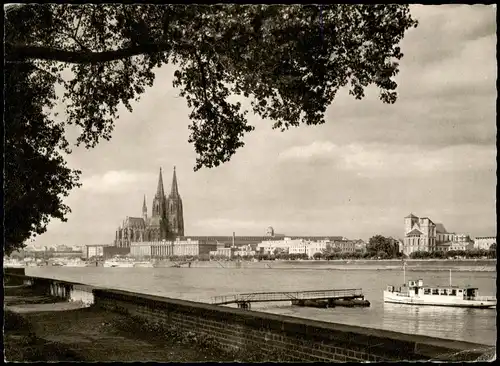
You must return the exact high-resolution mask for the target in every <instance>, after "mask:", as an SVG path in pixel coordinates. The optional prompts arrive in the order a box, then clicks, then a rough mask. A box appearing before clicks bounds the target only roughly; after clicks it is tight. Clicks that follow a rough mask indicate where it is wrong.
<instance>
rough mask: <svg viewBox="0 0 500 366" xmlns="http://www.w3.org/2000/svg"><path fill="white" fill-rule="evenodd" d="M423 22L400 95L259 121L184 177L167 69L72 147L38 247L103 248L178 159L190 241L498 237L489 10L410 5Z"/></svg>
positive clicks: (412, 34) (407, 49)
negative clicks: (288, 125)
mask: <svg viewBox="0 0 500 366" xmlns="http://www.w3.org/2000/svg"><path fill="white" fill-rule="evenodd" d="M411 8H412V15H413V16H414V17H416V18H417V19H418V20H419V21H420V25H419V27H418V28H416V29H411V30H410V31H408V33H407V35H406V37H405V39H404V40H403V42H402V44H401V47H402V51H403V52H404V54H405V56H404V58H403V59H402V61H401V68H400V69H401V71H400V73H399V75H398V76H397V78H396V81H397V83H398V84H399V87H398V92H399V99H398V101H397V102H396V104H394V105H387V104H383V103H382V102H381V101H379V99H378V92H377V90H375V89H370V90H369V91H368V93H367V96H366V98H365V99H363V100H361V101H358V100H355V99H353V98H352V97H351V96H349V95H348V93H347V91H344V92H341V93H339V94H338V96H337V97H336V99H335V100H334V102H333V104H332V105H331V106H330V107H329V109H328V111H327V116H326V120H327V123H326V124H325V125H322V126H316V127H309V126H301V127H299V128H296V129H292V130H289V131H287V132H283V133H282V132H280V131H278V130H272V129H271V122H270V121H266V120H261V119H259V118H257V117H255V116H252V115H251V114H249V115H250V117H249V118H250V122H251V123H252V124H253V125H254V126H255V127H256V130H255V131H254V132H251V133H250V134H248V135H247V136H246V137H245V146H244V147H243V148H241V149H239V151H238V152H237V153H236V155H235V156H234V157H233V158H232V160H231V161H230V162H229V163H226V164H224V165H222V166H220V167H218V168H214V169H206V168H204V169H202V170H200V171H198V172H194V171H193V167H194V165H195V158H196V154H195V152H194V148H193V146H192V145H191V144H189V143H188V142H187V140H188V136H189V130H188V125H189V123H190V121H189V119H188V114H189V109H188V108H187V105H186V102H185V100H184V99H183V98H180V97H178V90H176V89H174V88H173V87H172V74H173V71H174V69H173V68H172V67H170V66H165V67H163V68H161V69H160V70H159V71H158V73H157V79H156V83H155V85H154V87H153V88H151V89H150V90H148V91H147V92H146V93H145V94H144V95H143V96H142V98H141V100H140V101H139V102H138V103H136V104H135V105H134V111H133V112H132V113H128V112H124V113H122V114H121V116H120V119H119V120H118V121H117V123H116V128H115V131H114V134H113V138H112V140H111V141H109V142H106V141H104V142H102V143H101V144H100V145H99V146H98V147H96V148H95V149H93V150H85V149H84V148H77V149H75V150H74V152H73V154H72V155H71V156H70V157H69V158H68V162H69V165H70V167H72V168H75V169H80V170H82V172H83V174H82V183H83V187H81V188H80V189H75V190H74V191H73V192H72V193H71V195H70V196H69V197H68V198H67V199H66V203H67V204H68V205H70V207H71V208H72V210H73V212H72V213H71V214H70V215H69V216H68V218H69V220H68V222H66V223H61V222H60V221H58V220H54V221H53V222H51V223H50V225H49V228H48V231H47V233H45V234H44V235H42V236H40V237H39V238H37V240H36V242H35V243H36V245H56V244H68V245H83V244H97V243H111V242H112V240H113V239H114V235H115V230H116V228H117V227H118V225H120V223H121V222H122V221H123V220H124V219H125V217H126V216H140V215H141V207H142V201H143V196H144V195H146V197H147V205H148V211H149V214H151V203H152V199H153V196H154V193H155V191H156V185H157V181H158V172H159V168H160V167H162V168H163V171H164V176H163V178H164V183H165V191H166V192H169V191H170V185H171V179H172V171H173V167H174V165H175V166H176V167H177V178H178V183H179V192H180V194H181V197H182V199H183V204H184V226H185V234H186V235H231V233H232V232H233V231H235V232H236V235H264V234H265V232H266V228H267V227H268V226H273V227H274V229H275V232H277V233H283V234H287V235H301V234H303V235H343V236H346V237H348V238H352V239H357V238H361V239H365V240H367V239H369V238H370V237H371V236H373V235H376V234H382V235H387V236H389V235H391V236H394V237H400V238H402V237H403V236H404V225H403V223H404V217H405V216H407V215H408V214H409V213H413V214H415V215H417V216H427V217H429V218H430V219H431V220H433V221H434V222H441V223H443V224H444V226H445V227H446V228H447V229H448V231H450V232H458V233H467V234H470V235H472V236H489V235H496V203H495V201H496V114H495V106H496V77H497V76H496V70H497V67H496V8H495V7H493V6H482V5H475V6H468V5H444V6H421V5H416V6H411Z"/></svg>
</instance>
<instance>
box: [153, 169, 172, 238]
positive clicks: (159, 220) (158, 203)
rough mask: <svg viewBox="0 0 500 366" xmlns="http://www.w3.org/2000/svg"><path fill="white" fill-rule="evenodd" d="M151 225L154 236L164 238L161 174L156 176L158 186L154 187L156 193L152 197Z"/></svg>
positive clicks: (165, 224) (164, 225) (163, 204)
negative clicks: (153, 228)
mask: <svg viewBox="0 0 500 366" xmlns="http://www.w3.org/2000/svg"><path fill="white" fill-rule="evenodd" d="M151 220H152V225H153V226H155V227H156V229H155V234H154V235H153V237H154V238H157V239H158V240H162V239H165V238H166V236H167V231H168V224H167V222H168V221H167V200H166V197H165V191H164V190H163V177H162V174H161V168H160V176H159V177H158V186H157V188H156V194H155V197H154V198H153V215H152V217H151Z"/></svg>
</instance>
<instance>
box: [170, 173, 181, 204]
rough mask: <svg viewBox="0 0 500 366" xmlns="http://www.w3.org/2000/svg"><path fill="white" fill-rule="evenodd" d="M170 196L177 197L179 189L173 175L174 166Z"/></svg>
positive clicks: (175, 177) (175, 176)
mask: <svg viewBox="0 0 500 366" xmlns="http://www.w3.org/2000/svg"><path fill="white" fill-rule="evenodd" d="M170 195H171V196H178V195H179V188H178V187H177V175H176V174H175V165H174V175H173V177H172V190H171V191H170Z"/></svg>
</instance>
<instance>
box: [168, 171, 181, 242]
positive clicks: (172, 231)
mask: <svg viewBox="0 0 500 366" xmlns="http://www.w3.org/2000/svg"><path fill="white" fill-rule="evenodd" d="M166 203H167V204H166V208H167V220H168V234H169V236H170V237H171V238H175V237H178V236H184V214H183V211H182V199H181V196H180V195H179V187H178V186H177V175H176V174H175V166H174V174H173V177H172V188H171V190H170V194H169V195H168V199H167V202H166Z"/></svg>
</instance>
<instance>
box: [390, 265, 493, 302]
mask: <svg viewBox="0 0 500 366" xmlns="http://www.w3.org/2000/svg"><path fill="white" fill-rule="evenodd" d="M403 268H404V266H403ZM404 270H405V268H404ZM404 278H405V279H406V272H405V276H404ZM384 302H388V303H395V304H407V305H432V306H451V307H461V308H480V309H488V308H496V306H497V299H496V297H495V296H479V289H478V288H477V287H472V286H452V285H451V270H450V284H449V285H448V286H430V285H424V281H423V280H422V279H419V280H417V281H414V280H410V281H408V283H404V284H403V286H401V287H398V288H396V287H395V286H387V289H386V290H385V291H384Z"/></svg>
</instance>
